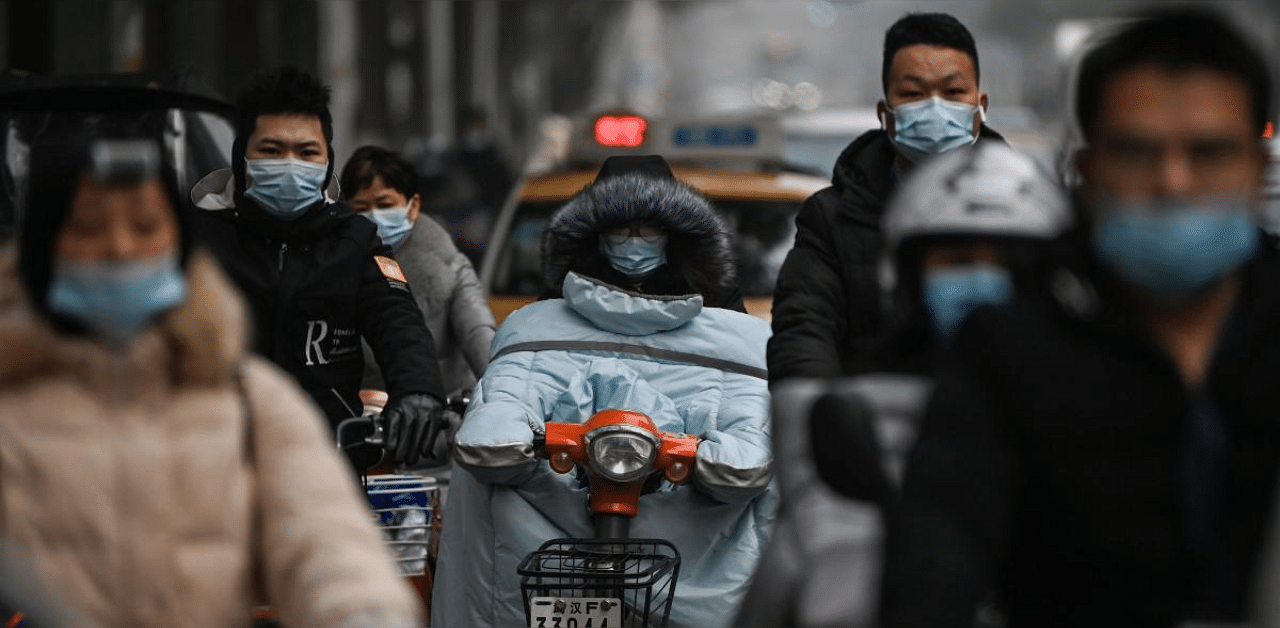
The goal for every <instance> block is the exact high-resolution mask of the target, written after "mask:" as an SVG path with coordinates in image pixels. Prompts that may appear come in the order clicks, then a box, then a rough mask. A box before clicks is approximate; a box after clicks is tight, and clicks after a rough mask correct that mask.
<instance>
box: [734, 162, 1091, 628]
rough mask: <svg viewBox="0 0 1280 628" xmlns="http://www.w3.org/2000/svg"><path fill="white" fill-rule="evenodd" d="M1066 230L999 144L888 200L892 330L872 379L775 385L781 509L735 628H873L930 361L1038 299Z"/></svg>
mask: <svg viewBox="0 0 1280 628" xmlns="http://www.w3.org/2000/svg"><path fill="white" fill-rule="evenodd" d="M1071 222H1072V218H1071V211H1070V208H1069V204H1068V202H1067V199H1066V195H1065V194H1064V193H1063V192H1062V191H1061V189H1060V188H1059V187H1058V185H1057V183H1056V182H1054V181H1053V180H1051V179H1050V177H1049V176H1048V175H1047V174H1045V173H1044V172H1043V171H1042V170H1041V169H1040V168H1039V167H1038V166H1037V165H1036V163H1035V161H1034V160H1032V159H1031V158H1029V157H1027V156H1025V155H1021V154H1019V153H1017V152H1015V151H1014V150H1013V149H1012V148H1009V147H1008V146H1007V145H1005V144H1001V143H997V142H984V143H982V144H979V145H977V146H972V147H965V148H961V149H957V150H955V151H951V152H948V153H947V154H946V155H942V156H939V157H938V158H937V159H934V160H930V161H929V162H928V163H927V164H924V165H922V166H921V167H920V169H919V171H918V172H917V173H916V174H915V175H913V176H912V178H911V179H910V180H909V181H907V182H906V183H905V184H904V185H903V187H902V188H901V189H900V190H899V191H898V193H896V194H895V195H894V198H893V199H892V200H891V201H890V204H889V208H888V210H887V211H886V213H885V217H884V229H885V254H884V258H883V260H882V269H881V271H882V272H881V289H882V294H883V298H884V300H885V301H886V302H887V303H888V304H889V306H890V308H891V309H890V314H889V316H890V320H891V321H893V322H892V323H891V324H890V329H891V330H893V331H892V332H891V333H890V334H889V335H888V337H887V338H886V340H885V341H883V342H882V345H883V346H882V347H880V349H879V350H878V351H877V352H876V355H877V356H878V357H877V359H876V366H875V368H874V369H873V370H872V372H868V373H866V374H863V375H859V376H857V377H852V378H845V379H839V380H831V381H827V382H819V381H815V380H805V379H801V378H797V379H794V380H789V381H788V382H786V383H784V384H781V385H778V386H774V387H773V393H774V395H775V405H774V410H775V412H774V417H773V437H774V446H775V456H776V457H777V458H778V459H780V460H786V461H787V464H784V465H780V466H779V469H778V482H779V486H780V488H781V493H782V498H781V505H780V507H779V512H778V522H777V525H776V527H775V529H774V534H773V535H772V537H771V539H770V542H769V547H768V550H767V551H766V552H765V555H764V558H762V559H761V564H760V567H759V569H758V570H757V574H758V575H757V577H756V579H755V580H754V581H753V582H752V588H751V591H750V592H749V593H748V595H747V600H746V602H745V604H744V605H743V608H742V609H741V610H740V612H739V615H738V620H737V622H736V623H735V624H734V625H737V626H799V625H807V626H812V625H823V626H826V625H838V626H874V625H877V624H876V622H877V621H878V608H879V591H880V574H881V571H880V565H881V561H882V558H883V544H882V541H883V538H884V531H885V528H886V525H885V522H884V520H883V519H884V516H885V515H886V514H887V509H889V508H891V507H892V504H893V502H894V501H895V499H896V496H897V493H898V490H899V487H900V486H901V479H902V469H903V467H904V466H905V464H906V457H907V453H908V451H909V450H910V447H911V443H912V440H913V437H914V435H915V433H916V430H917V426H918V423H919V420H920V415H921V414H923V411H924V404H925V402H926V401H927V400H928V395H929V392H930V391H931V389H932V385H933V377H932V375H933V365H934V362H935V361H936V356H937V355H938V353H939V352H940V351H942V350H943V349H944V348H945V346H946V345H947V343H948V342H949V341H950V339H951V338H952V337H953V336H954V335H955V333H956V331H957V329H958V328H959V327H960V324H961V323H962V322H963V320H964V319H965V317H966V316H968V315H969V313H970V312H971V311H973V310H975V309H977V308H979V307H983V306H1004V305H1008V304H1010V303H1012V302H1013V301H1014V300H1015V299H1021V298H1037V296H1038V295H1039V294H1040V293H1041V292H1042V284H1043V272H1044V269H1045V268H1046V267H1047V266H1048V262H1049V260H1050V259H1051V257H1052V253H1053V250H1054V246H1055V244H1056V243H1057V238H1058V237H1059V236H1060V235H1061V234H1062V233H1063V232H1064V231H1065V230H1066V229H1067V228H1068V227H1069V226H1070V225H1071ZM798 400H804V401H805V402H810V403H798ZM833 491H834V492H833Z"/></svg>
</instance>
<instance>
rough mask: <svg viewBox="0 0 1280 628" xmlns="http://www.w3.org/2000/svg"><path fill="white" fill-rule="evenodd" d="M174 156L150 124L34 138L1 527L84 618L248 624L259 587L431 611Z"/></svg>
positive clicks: (412, 617)
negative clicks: (108, 133)
mask: <svg viewBox="0 0 1280 628" xmlns="http://www.w3.org/2000/svg"><path fill="white" fill-rule="evenodd" d="M90 154H92V155H93V156H92V158H91V157H90ZM159 161H160V158H159V154H158V151H157V150H156V147H155V145H154V144H151V143H147V142H140V143H138V142H135V143H132V144H124V143H120V142H116V143H104V142H97V143H95V144H94V146H93V151H92V153H91V152H90V151H89V150H87V147H83V146H81V147H58V148H55V149H43V150H42V149H40V148H37V149H36V152H35V153H34V154H33V155H32V162H31V187H30V193H29V195H28V199H29V202H28V210H27V212H26V220H25V222H24V224H23V227H22V229H21V232H20V236H19V241H18V246H17V249H16V250H15V249H14V248H13V247H10V248H9V249H8V250H4V251H3V252H0V347H2V348H3V349H2V350H0V545H7V546H12V547H16V548H18V549H19V550H20V551H21V552H22V553H23V554H24V555H25V557H26V558H27V559H29V563H28V564H29V565H30V566H31V567H32V569H33V571H35V572H36V574H37V575H36V579H37V580H38V582H37V583H36V584H38V585H40V587H41V588H43V589H44V590H45V591H47V592H48V593H49V594H50V595H51V596H52V597H53V598H54V602H55V603H56V604H57V605H58V606H60V607H61V608H62V609H64V610H65V611H66V612H67V614H68V615H69V616H71V617H74V618H75V619H74V620H73V621H74V622H75V624H76V625H79V626H104V627H105V626H111V627H115V626H166V627H168V626H193V627H194V626H209V627H213V626H218V627H223V626H247V625H248V624H250V623H251V613H252V609H253V605H254V603H255V600H257V601H265V602H266V603H268V604H270V605H271V606H272V607H273V608H274V610H275V611H276V613H277V614H278V616H279V617H280V619H281V620H282V621H283V622H284V623H285V625H287V626H298V627H303V626H305V627H307V628H318V627H324V626H371V627H372V626H378V627H383V626H411V625H418V624H419V623H420V622H421V619H422V609H421V608H420V604H419V602H418V601H417V599H416V598H415V597H414V596H413V594H412V592H411V591H410V589H409V588H408V586H407V585H406V583H405V582H404V580H403V579H401V578H400V577H399V576H398V575H397V574H396V571H395V569H394V567H393V565H392V563H391V560H390V557H389V555H388V552H387V550H386V547H385V545H384V543H383V542H382V540H381V538H380V537H379V533H378V531H377V529H376V528H375V526H374V524H373V522H372V521H371V518H370V515H369V512H368V507H367V505H366V504H365V503H364V500H363V499H362V496H361V495H360V494H359V492H358V490H357V488H356V486H355V483H354V481H353V479H352V477H351V475H350V472H349V471H348V470H347V469H346V467H345V463H344V462H343V461H342V460H341V459H340V458H339V454H338V452H337V451H336V449H335V446H334V444H333V440H332V438H331V437H330V436H329V435H327V434H326V433H324V430H323V429H322V426H323V425H324V424H325V422H324V420H323V418H322V417H321V416H320V414H319V413H318V411H317V410H316V408H315V407H314V406H313V405H312V402H311V401H310V400H309V399H308V398H307V397H306V396H305V395H304V394H303V393H302V392H301V391H300V390H299V388H298V387H297V385H296V384H295V383H294V382H293V381H291V380H290V379H289V378H288V376H287V375H285V374H284V373H283V372H282V371H280V370H278V369H277V368H275V367H274V366H272V365H271V364H270V363H268V362H267V361H266V360H263V359H260V358H258V357H255V356H252V355H250V354H249V353H248V352H247V349H246V347H247V345H248V342H247V340H248V334H249V330H248V329H247V322H246V321H247V318H246V315H245V312H244V309H243V307H242V304H241V300H240V298H239V296H238V295H237V294H236V293H235V292H234V291H233V289H232V288H231V286H230V284H229V283H228V282H227V280H226V279H225V278H224V277H223V275H222V273H221V271H220V270H219V269H218V268H217V266H216V264H215V263H214V262H213V261H212V258H211V257H210V256H208V255H206V254H204V253H202V252H201V251H200V250H199V249H197V248H195V247H193V246H192V234H191V233H190V230H189V229H187V228H186V226H187V222H188V221H187V220H186V218H185V217H184V216H183V213H182V212H181V211H178V210H177V209H175V208H176V207H178V204H177V203H178V201H177V199H179V198H180V197H179V195H178V194H177V191H176V189H175V187H174V185H173V184H172V181H171V180H169V178H168V177H166V176H163V175H161V174H159V173H160V172H161V171H162V170H164V169H163V168H160V167H159V165H158V164H159ZM0 586H3V584H0Z"/></svg>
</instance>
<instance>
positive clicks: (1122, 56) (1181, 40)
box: [1075, 7, 1272, 140]
mask: <svg viewBox="0 0 1280 628" xmlns="http://www.w3.org/2000/svg"><path fill="white" fill-rule="evenodd" d="M1142 65H1150V66H1155V67H1156V68H1160V69H1162V70H1168V71H1170V72H1188V71H1192V70H1212V71H1215V72H1222V73H1224V74H1227V75H1229V76H1231V77H1233V78H1235V79H1238V80H1239V81H1240V82H1241V83H1243V84H1244V86H1245V87H1247V88H1248V89H1249V92H1250V110H1251V111H1250V114H1251V118H1252V120H1251V121H1252V122H1253V124H1254V127H1255V129H1256V130H1257V132H1258V135H1259V136H1261V135H1262V131H1263V128H1264V127H1266V124H1267V116H1268V114H1269V112H1270V110H1271V89H1272V88H1271V76H1270V73H1269V72H1268V70H1267V64H1266V61H1264V60H1263V58H1262V55H1260V54H1259V53H1258V51H1257V50H1256V49H1255V48H1254V47H1253V46H1252V45H1251V44H1250V43H1249V42H1248V41H1247V40H1246V39H1245V37H1244V36H1243V35H1242V34H1241V33H1240V31H1239V30H1237V29H1236V28H1235V27H1234V26H1232V25H1231V23H1230V22H1228V21H1227V19H1226V18H1225V17H1223V16H1222V15H1221V14H1220V13H1218V12H1217V11H1214V10H1211V9H1207V8H1202V7H1176V8H1169V9H1159V10H1154V11H1148V12H1146V13H1144V14H1143V15H1142V16H1140V17H1139V18H1138V19H1137V20H1136V21H1134V22H1131V23H1129V24H1127V25H1125V26H1124V27H1122V28H1121V29H1119V30H1118V31H1117V32H1115V33H1112V34H1111V35H1110V36H1108V37H1107V38H1106V39H1104V40H1103V41H1102V42H1101V43H1099V44H1098V45H1097V46H1096V47H1094V48H1093V49H1092V50H1090V51H1089V52H1088V53H1087V54H1085V56H1084V58H1083V59H1082V60H1081V62H1080V72H1079V79H1078V80H1077V85H1076V99H1075V100H1076V101H1075V115H1076V121H1077V122H1078V123H1079V125H1080V132H1081V133H1082V134H1083V135H1084V139H1085V140H1088V139H1090V138H1092V136H1093V133H1094V131H1095V130H1096V128H1097V123H1098V116H1099V115H1100V113H1101V111H1102V99H1103V92H1105V91H1106V88H1107V84H1108V83H1109V82H1110V81H1111V80H1112V79H1113V78H1115V76H1116V75H1117V74H1120V73H1121V72H1124V71H1126V70H1129V69H1132V68H1134V67H1136V66H1142Z"/></svg>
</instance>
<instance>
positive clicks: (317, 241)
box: [191, 68, 447, 466]
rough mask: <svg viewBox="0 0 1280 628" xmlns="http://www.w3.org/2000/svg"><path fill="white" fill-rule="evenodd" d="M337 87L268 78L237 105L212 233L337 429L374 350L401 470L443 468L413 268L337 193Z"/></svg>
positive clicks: (271, 339) (257, 78)
mask: <svg viewBox="0 0 1280 628" xmlns="http://www.w3.org/2000/svg"><path fill="white" fill-rule="evenodd" d="M328 105H329V88H328V87H326V86H324V85H323V84H321V83H320V82H319V81H318V80H317V79H316V78H315V77H313V76H311V75H309V74H307V73H306V72H303V71H301V70H297V69H293V68H281V69H276V70H266V71H263V72H260V73H258V74H256V75H254V76H253V77H252V78H251V79H250V81H249V83H248V85H247V86H246V88H245V89H244V91H243V92H242V94H241V95H240V97H239V99H238V101H237V103H236V106H237V117H236V139H235V142H234V144H233V145H232V160H231V162H232V168H231V169H230V170H229V171H228V170H220V171H217V172H213V173H211V174H209V175H208V176H206V177H205V178H204V179H202V180H201V181H200V182H199V183H197V184H196V186H195V188H194V189H193V190H192V191H191V200H192V201H193V202H194V203H195V204H196V205H197V206H198V207H200V208H202V209H206V210H210V211H207V212H201V214H202V221H201V222H202V224H201V231H202V236H203V237H204V239H205V241H206V242H207V243H208V245H209V247H210V248H211V249H212V250H213V251H214V253H215V254H216V255H217V257H218V260H219V261H220V262H221V263H222V265H223V267H224V268H225V269H226V270H227V273H228V274H229V275H230V276H231V278H232V279H233V280H234V281H235V283H236V284H237V286H238V287H239V288H240V290H241V291H242V292H244V294H245V296H246V297H247V299H248V301H249V304H250V306H251V311H252V314H253V322H254V329H255V332H256V338H255V340H256V342H255V349H256V350H257V351H258V352H259V353H261V354H262V355H264V356H266V357H268V358H270V359H272V360H274V361H275V362H276V363H277V364H279V365H280V366H282V367H283V368H284V369H285V370H287V371H288V372H289V373H290V374H291V375H293V376H294V377H295V378H296V379H297V380H298V382H299V383H300V384H301V385H302V387H303V388H304V389H305V390H306V391H307V392H308V393H309V394H310V395H311V398H312V399H313V400H314V401H315V402H316V404H317V405H319V406H320V408H321V409H323V410H324V412H325V414H326V415H327V417H328V419H329V423H330V428H333V427H335V426H336V425H337V424H338V423H339V422H341V421H342V420H343V419H346V418H349V417H352V416H359V415H360V414H361V412H362V406H361V403H360V398H359V391H360V384H361V377H362V375H363V372H364V358H363V353H362V351H361V349H360V339H361V338H362V337H363V338H364V339H366V340H367V341H368V343H369V345H370V346H371V347H373V353H374V356H375V357H376V359H377V362H378V365H379V366H380V367H381V368H382V372H383V373H384V374H385V375H386V389H387V393H388V394H389V396H390V399H389V401H388V403H387V405H386V407H385V409H384V411H383V416H384V417H385V418H386V419H387V421H386V423H387V426H386V427H387V438H386V447H387V450H388V451H389V452H391V453H392V455H393V458H394V461H395V462H396V463H397V464H400V465H405V466H418V465H420V464H422V463H424V462H432V463H442V462H443V460H442V458H443V456H444V453H445V452H446V451H447V442H446V439H445V438H441V437H439V434H440V432H441V431H442V430H441V428H442V426H443V423H442V418H441V409H442V406H443V404H442V402H441V399H442V396H443V395H442V393H443V386H442V384H441V377H440V368H439V365H438V364H437V363H436V360H435V352H434V348H433V342H432V338H431V334H430V332H429V331H428V330H427V327H426V325H425V324H424V322H423V318H422V313H421V311H419V309H418V306H417V305H416V304H415V303H414V300H413V295H412V294H411V293H410V290H409V286H408V283H407V282H406V279H405V276H404V273H403V272H402V271H401V269H400V267H399V264H398V263H397V262H396V260H395V257H394V255H393V253H392V251H391V249H390V248H389V247H387V246H386V245H384V244H383V243H382V241H381V240H380V239H379V238H378V234H377V229H376V227H374V225H373V224H372V223H370V222H369V221H367V220H364V219H363V218H360V217H358V216H356V215H355V214H354V213H353V212H352V211H351V209H350V208H349V207H348V206H347V205H346V204H345V203H342V202H341V201H339V200H338V198H337V186H336V185H335V181H334V177H333V148H332V146H331V145H330V142H331V140H332V138H333V121H332V117H331V116H330V114H329V106H328Z"/></svg>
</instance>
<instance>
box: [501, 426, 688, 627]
mask: <svg viewBox="0 0 1280 628" xmlns="http://www.w3.org/2000/svg"><path fill="white" fill-rule="evenodd" d="M534 447H535V448H536V449H537V451H538V452H539V454H540V455H542V456H544V457H546V458H547V460H548V463H549V464H550V465H551V469H552V470H554V471H556V472H557V473H569V472H570V471H573V470H574V469H575V468H576V467H578V466H581V467H582V468H583V469H584V470H585V471H586V474H587V477H588V479H589V490H590V500H589V503H590V509H591V517H592V520H593V523H594V526H595V537H594V538H591V539H555V540H551V541H547V542H546V543H543V544H542V546H541V547H540V548H539V549H538V550H536V551H534V552H532V553H530V554H529V555H528V556H527V557H525V559H524V560H523V561H521V563H520V566H519V567H518V572H519V574H520V576H521V582H520V588H521V592H522V593H523V595H524V602H525V618H526V619H527V620H528V621H529V625H530V626H533V627H537V628H569V627H583V628H585V627H587V626H591V627H593V628H598V627H602V626H603V627H612V626H665V625H666V623H667V619H668V617H669V615H670V613H671V602H672V600H673V599H674V597H675V586H676V580H677V578H678V576H679V572H680V554H679V552H678V551H676V548H675V546H674V545H672V544H671V543H670V542H668V541H665V540H662V539H632V538H630V530H631V519H632V518H634V517H635V516H636V513H637V512H638V510H639V501H640V495H641V493H642V491H643V489H644V487H645V485H646V483H648V482H649V481H650V480H651V479H656V478H653V476H654V475H655V474H657V473H661V474H662V476H663V477H665V478H666V479H667V480H668V481H670V482H672V483H673V484H679V483H682V482H686V481H688V480H689V478H690V477H691V476H692V473H693V466H694V464H695V462H696V460H697V453H698V438H697V437H696V436H691V435H688V434H672V433H668V432H661V431H659V430H658V428H657V427H656V426H655V425H654V423H653V421H652V420H651V419H649V417H647V416H645V415H643V414H641V413H639V412H632V411H629V410H605V411H602V412H598V413H596V414H595V415H594V416H592V417H591V418H590V419H589V420H587V422H586V423H548V424H546V434H545V435H544V436H542V437H540V438H538V439H536V440H535V441H534Z"/></svg>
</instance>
